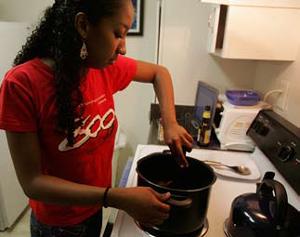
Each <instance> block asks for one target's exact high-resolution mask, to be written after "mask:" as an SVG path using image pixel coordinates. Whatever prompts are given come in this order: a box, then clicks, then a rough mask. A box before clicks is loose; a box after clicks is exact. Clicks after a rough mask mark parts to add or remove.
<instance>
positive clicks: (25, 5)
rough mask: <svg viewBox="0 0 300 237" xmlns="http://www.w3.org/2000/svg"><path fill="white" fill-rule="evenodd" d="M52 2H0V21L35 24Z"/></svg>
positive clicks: (0, 0)
mask: <svg viewBox="0 0 300 237" xmlns="http://www.w3.org/2000/svg"><path fill="white" fill-rule="evenodd" d="M53 2H54V0H26V1H23V0H0V21H19V22H36V20H37V19H38V18H40V17H41V16H42V12H43V11H44V9H45V8H46V7H47V6H49V5H51V4H52V3H53Z"/></svg>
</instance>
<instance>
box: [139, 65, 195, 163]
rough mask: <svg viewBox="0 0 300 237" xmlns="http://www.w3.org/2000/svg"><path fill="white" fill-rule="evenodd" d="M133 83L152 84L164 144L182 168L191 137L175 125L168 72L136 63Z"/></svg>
mask: <svg viewBox="0 0 300 237" xmlns="http://www.w3.org/2000/svg"><path fill="white" fill-rule="evenodd" d="M134 81H138V82H148V83H152V84H153V87H154V90H155V94H156V96H157V98H158V101H159V106H160V112H161V117H162V125H163V128H164V139H165V143H166V144H167V145H168V146H169V147H170V149H171V152H172V153H173V154H174V155H175V156H176V157H178V158H179V160H180V163H181V165H182V166H187V165H188V163H187V161H186V158H185V155H184V151H183V149H186V150H187V151H191V149H192V142H193V138H192V136H191V135H190V134H189V133H188V132H187V131H186V130H185V129H184V128H183V127H182V126H180V125H179V124H178V123H177V120H176V113H175V106H174V92H173V85H172V79H171V75H170V73H169V71H168V70H167V69H166V68H165V67H163V66H160V65H156V64H151V63H146V62H142V61H137V73H136V75H135V78H134Z"/></svg>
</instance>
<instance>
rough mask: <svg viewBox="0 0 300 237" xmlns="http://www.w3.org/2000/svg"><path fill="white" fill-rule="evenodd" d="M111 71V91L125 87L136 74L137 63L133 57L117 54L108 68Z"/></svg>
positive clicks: (114, 91)
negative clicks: (116, 57) (115, 59)
mask: <svg viewBox="0 0 300 237" xmlns="http://www.w3.org/2000/svg"><path fill="white" fill-rule="evenodd" d="M110 70H111V73H113V75H112V77H113V79H114V80H113V81H112V82H111V87H112V90H113V93H116V92H118V91H121V90H123V89H125V88H126V87H127V86H128V85H129V83H130V82H131V81H132V80H133V78H134V76H135V75H136V70H137V63H136V61H135V60H134V59H132V58H128V57H124V56H121V55H120V56H119V57H118V59H117V61H116V62H115V63H114V64H113V65H112V66H111V68H110Z"/></svg>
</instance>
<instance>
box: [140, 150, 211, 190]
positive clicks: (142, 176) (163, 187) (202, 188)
mask: <svg viewBox="0 0 300 237" xmlns="http://www.w3.org/2000/svg"><path fill="white" fill-rule="evenodd" d="M153 154H161V155H166V154H163V153H159V152H155V153H151V154H149V155H147V156H145V157H143V158H141V159H140V160H138V162H137V166H136V169H135V171H136V173H137V174H138V176H140V177H141V178H142V179H144V180H145V181H146V182H147V183H149V184H151V185H153V186H155V187H156V188H159V189H165V190H167V191H170V192H186V193H195V192H199V191H203V190H205V189H208V188H210V187H211V186H212V185H213V184H214V183H215V182H216V180H217V176H216V174H215V171H214V170H213V168H211V167H210V166H209V165H207V164H205V163H204V162H203V161H201V160H198V159H195V158H193V157H190V156H187V158H189V159H193V160H196V161H197V162H200V163H201V164H203V165H204V166H205V167H206V168H208V169H209V170H210V171H211V173H212V175H213V177H212V181H211V182H210V184H208V185H206V186H204V187H201V188H195V189H175V188H169V187H165V186H161V185H158V184H156V183H154V182H152V181H150V180H149V179H147V178H146V177H145V176H144V175H142V174H141V172H140V171H139V170H138V165H139V163H140V162H142V161H143V159H147V158H149V156H151V155H153Z"/></svg>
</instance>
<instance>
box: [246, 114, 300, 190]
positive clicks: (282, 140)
mask: <svg viewBox="0 0 300 237" xmlns="http://www.w3.org/2000/svg"><path fill="white" fill-rule="evenodd" d="M247 134H248V136H250V137H251V138H252V139H253V140H254V141H255V143H256V144H257V145H258V146H259V148H260V149H261V150H262V152H263V153H264V154H265V155H266V157H267V158H268V159H269V160H270V161H271V162H272V164H273V165H274V166H275V167H276V169H277V170H278V171H279V172H280V173H281V174H282V175H283V176H284V178H285V179H286V180H287V182H288V183H289V184H290V185H291V186H292V187H293V189H294V190H295V191H296V192H297V194H298V195H300V129H299V128H297V127H296V126H294V125H293V124H291V123H290V122H288V121H287V120H285V119H284V118H282V117H281V116H279V115H278V114H276V113H275V112H273V111H272V110H262V111H260V113H259V114H258V116H257V117H256V118H255V120H254V122H253V123H252V125H251V126H250V128H249V130H248V132H247Z"/></svg>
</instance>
